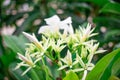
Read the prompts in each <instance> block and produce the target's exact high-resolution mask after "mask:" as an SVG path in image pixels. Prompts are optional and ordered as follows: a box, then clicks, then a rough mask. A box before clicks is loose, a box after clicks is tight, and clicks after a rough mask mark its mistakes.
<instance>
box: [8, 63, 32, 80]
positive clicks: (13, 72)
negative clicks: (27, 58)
mask: <svg viewBox="0 0 120 80" xmlns="http://www.w3.org/2000/svg"><path fill="white" fill-rule="evenodd" d="M16 65H17V63H12V64H11V65H10V66H9V72H10V73H11V75H13V76H14V77H15V78H16V80H30V78H29V77H28V75H27V74H25V75H24V76H21V74H22V73H23V72H24V70H22V69H21V68H19V69H17V70H15V66H16Z"/></svg>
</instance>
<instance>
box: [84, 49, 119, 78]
mask: <svg viewBox="0 0 120 80" xmlns="http://www.w3.org/2000/svg"><path fill="white" fill-rule="evenodd" d="M119 58H120V48H119V49H117V50H115V51H113V52H111V53H109V54H107V55H106V56H104V57H103V58H102V59H101V60H100V61H99V62H98V63H97V64H96V66H95V68H94V69H93V70H92V71H91V72H90V73H89V74H88V75H87V78H86V80H94V79H95V80H108V79H109V77H110V76H111V73H112V72H111V70H112V66H113V65H114V63H115V62H116V61H117V60H118V59H119ZM119 64H120V63H119Z"/></svg>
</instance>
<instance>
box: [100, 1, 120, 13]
mask: <svg viewBox="0 0 120 80" xmlns="http://www.w3.org/2000/svg"><path fill="white" fill-rule="evenodd" d="M100 12H109V13H114V14H120V4H119V3H108V4H106V5H105V6H104V7H103V8H102V9H101V10H100Z"/></svg>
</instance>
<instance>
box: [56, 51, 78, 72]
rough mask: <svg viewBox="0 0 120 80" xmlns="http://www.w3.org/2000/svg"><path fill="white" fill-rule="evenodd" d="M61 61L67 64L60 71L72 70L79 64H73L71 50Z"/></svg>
mask: <svg viewBox="0 0 120 80" xmlns="http://www.w3.org/2000/svg"><path fill="white" fill-rule="evenodd" d="M61 61H62V62H63V63H65V65H63V66H61V67H60V68H59V69H58V70H62V69H64V68H66V67H70V68H72V66H73V65H75V64H77V63H78V62H76V61H74V62H72V56H71V53H70V51H69V50H68V51H67V55H66V56H65V58H61Z"/></svg>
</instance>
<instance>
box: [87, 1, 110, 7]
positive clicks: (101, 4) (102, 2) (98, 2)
mask: <svg viewBox="0 0 120 80" xmlns="http://www.w3.org/2000/svg"><path fill="white" fill-rule="evenodd" d="M85 1H88V2H92V3H95V4H97V5H99V6H103V5H105V4H106V3H108V2H109V0H85Z"/></svg>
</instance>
